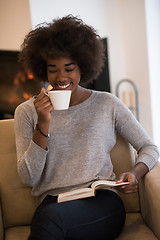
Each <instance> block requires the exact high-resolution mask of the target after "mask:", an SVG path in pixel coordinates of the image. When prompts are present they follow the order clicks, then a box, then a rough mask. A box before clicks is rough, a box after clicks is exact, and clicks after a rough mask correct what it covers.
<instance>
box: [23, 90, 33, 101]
mask: <svg viewBox="0 0 160 240" xmlns="http://www.w3.org/2000/svg"><path fill="white" fill-rule="evenodd" d="M23 97H24V99H26V100H29V99H32V97H33V96H32V94H30V93H27V92H24V93H23Z"/></svg>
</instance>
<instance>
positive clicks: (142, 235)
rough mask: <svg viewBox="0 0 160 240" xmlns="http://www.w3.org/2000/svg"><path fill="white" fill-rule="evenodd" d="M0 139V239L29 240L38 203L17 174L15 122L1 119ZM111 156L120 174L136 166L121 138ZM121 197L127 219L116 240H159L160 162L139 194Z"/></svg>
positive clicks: (142, 182) (150, 173)
mask: <svg viewBox="0 0 160 240" xmlns="http://www.w3.org/2000/svg"><path fill="white" fill-rule="evenodd" d="M0 138H1V140H0V240H27V238H28V235H29V232H30V222H31V218H32V215H33V213H34V211H35V208H36V207H37V205H38V204H39V200H38V199H37V198H33V197H31V195H30V188H28V187H26V186H24V185H23V184H22V182H21V180H20V178H19V176H18V173H17V168H16V149H15V136H14V120H13V119H12V120H0ZM111 157H112V161H113V164H114V170H115V172H116V174H117V175H119V173H120V172H122V171H127V170H129V169H130V168H131V167H132V165H133V164H134V154H133V149H132V148H131V147H130V145H128V144H127V143H126V142H125V141H124V140H123V139H122V137H120V136H118V138H117V143H116V145H115V147H114V148H113V150H112V152H111ZM122 198H123V201H124V204H125V208H126V215H127V217H126V224H125V227H124V229H123V231H122V233H121V235H120V236H119V237H118V238H117V240H122V239H123V240H142V239H144V240H156V239H160V163H158V164H157V165H156V166H155V167H154V168H153V169H152V170H151V171H150V172H149V173H148V174H147V175H146V177H145V178H144V179H143V180H142V181H141V183H140V186H139V193H136V194H130V195H122ZM113 231H114V226H113ZM97 240H98V239H97Z"/></svg>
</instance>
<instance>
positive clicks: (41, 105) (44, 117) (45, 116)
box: [34, 89, 53, 126]
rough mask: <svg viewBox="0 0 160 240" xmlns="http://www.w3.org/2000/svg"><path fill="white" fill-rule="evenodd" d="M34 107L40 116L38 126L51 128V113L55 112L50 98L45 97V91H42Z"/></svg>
mask: <svg viewBox="0 0 160 240" xmlns="http://www.w3.org/2000/svg"><path fill="white" fill-rule="evenodd" d="M34 105H35V108H36V111H37V115H38V124H39V125H48V126H49V124H50V122H51V112H52V110H53V106H52V104H51V102H50V99H49V97H48V96H46V95H45V90H44V89H42V91H41V93H40V94H39V95H38V96H37V98H36V99H35V101H34Z"/></svg>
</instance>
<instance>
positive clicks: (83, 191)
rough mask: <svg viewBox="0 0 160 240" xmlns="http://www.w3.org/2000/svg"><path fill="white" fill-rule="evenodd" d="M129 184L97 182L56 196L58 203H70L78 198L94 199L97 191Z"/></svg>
mask: <svg viewBox="0 0 160 240" xmlns="http://www.w3.org/2000/svg"><path fill="white" fill-rule="evenodd" d="M125 184H129V182H122V183H116V181H107V180H98V181H95V182H93V183H92V184H91V186H90V187H88V188H80V189H76V190H72V191H69V192H65V193H60V194H59V195H58V200H57V201H58V202H59V203H60V202H65V201H71V200H75V199H80V198H87V197H94V196H95V192H96V190H97V189H108V188H109V187H117V186H122V185H125Z"/></svg>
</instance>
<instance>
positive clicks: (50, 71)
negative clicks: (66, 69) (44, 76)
mask: <svg viewBox="0 0 160 240" xmlns="http://www.w3.org/2000/svg"><path fill="white" fill-rule="evenodd" d="M48 72H49V73H56V72H57V70H48Z"/></svg>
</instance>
